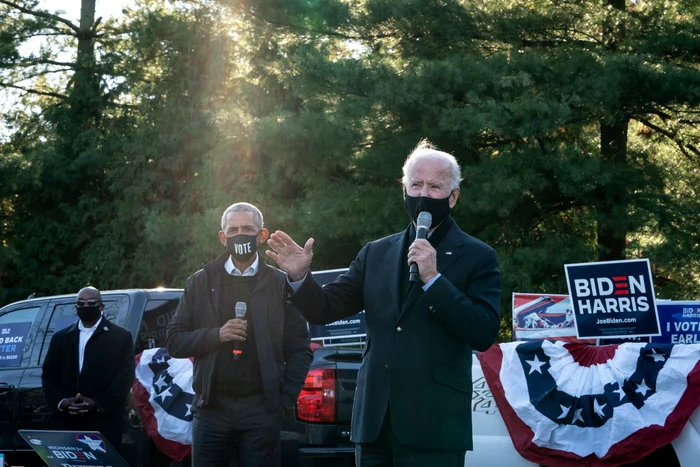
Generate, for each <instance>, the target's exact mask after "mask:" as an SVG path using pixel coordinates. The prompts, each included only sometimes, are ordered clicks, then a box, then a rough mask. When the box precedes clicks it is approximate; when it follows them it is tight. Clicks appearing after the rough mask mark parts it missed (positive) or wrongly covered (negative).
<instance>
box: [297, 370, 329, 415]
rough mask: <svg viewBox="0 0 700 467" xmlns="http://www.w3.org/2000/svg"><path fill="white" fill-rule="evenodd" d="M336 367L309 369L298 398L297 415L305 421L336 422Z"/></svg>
mask: <svg viewBox="0 0 700 467" xmlns="http://www.w3.org/2000/svg"><path fill="white" fill-rule="evenodd" d="M335 386H336V374H335V368H313V369H311V370H309V373H308V374H307V375H306V381H304V387H303V388H302V389H301V393H299V397H298V398H297V417H299V420H302V421H304V422H316V423H333V422H335V393H336V388H335Z"/></svg>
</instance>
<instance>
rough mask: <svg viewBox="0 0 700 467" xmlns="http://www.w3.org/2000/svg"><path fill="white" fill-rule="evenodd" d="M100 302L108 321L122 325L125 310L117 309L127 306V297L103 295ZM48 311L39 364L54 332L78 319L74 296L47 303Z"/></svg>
mask: <svg viewBox="0 0 700 467" xmlns="http://www.w3.org/2000/svg"><path fill="white" fill-rule="evenodd" d="M102 303H104V305H105V309H104V312H103V316H104V317H105V318H107V319H108V320H109V321H111V322H113V323H115V324H117V325H119V326H122V327H123V326H124V323H125V321H126V312H124V313H119V310H120V308H121V309H124V310H126V309H127V308H128V306H129V297H128V296H126V295H114V296H108V297H103V298H102ZM48 313H50V314H51V318H50V320H49V324H48V326H47V327H46V335H45V336H44V345H43V347H42V349H41V353H40V355H39V360H38V364H39V365H41V364H42V363H43V362H44V358H46V354H47V352H48V351H49V343H50V342H51V338H52V337H53V335H54V333H55V332H57V331H60V330H61V329H64V328H67V327H68V326H70V325H72V324H73V323H75V322H77V321H78V315H77V311H76V310H75V298H71V299H64V300H62V301H61V302H52V303H51V304H50V305H49V311H48Z"/></svg>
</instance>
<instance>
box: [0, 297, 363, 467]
mask: <svg viewBox="0 0 700 467" xmlns="http://www.w3.org/2000/svg"><path fill="white" fill-rule="evenodd" d="M181 295H182V290H178V289H151V290H140V289H139V290H122V291H107V292H103V293H102V297H103V301H104V304H105V311H104V313H105V316H106V317H107V319H109V320H110V321H112V322H114V323H116V324H118V325H120V326H122V327H124V328H126V329H128V330H129V331H131V333H132V335H133V336H134V344H135V349H136V353H137V354H138V353H139V352H141V351H143V350H145V349H149V348H154V347H164V346H165V327H166V325H167V323H168V321H169V320H170V318H171V317H172V315H173V313H174V312H175V308H176V307H177V304H178V302H179V300H180V297H181ZM76 298H77V297H76V295H75V294H72V295H60V296H52V297H42V298H33V299H28V300H23V301H20V302H16V303H13V304H10V305H7V306H5V307H3V308H0V333H2V331H3V329H4V330H6V331H7V332H8V333H10V332H12V333H14V334H17V330H18V329H19V330H20V331H21V332H20V333H21V334H22V335H14V337H13V338H12V343H11V344H8V345H10V346H14V348H13V347H9V346H8V347H5V348H3V349H0V452H2V453H4V454H5V458H6V461H7V462H8V463H9V464H10V465H42V464H43V463H42V462H41V461H40V460H39V458H38V457H37V456H35V455H34V454H33V452H32V450H31V448H30V447H29V446H28V445H27V444H26V443H25V441H24V440H23V439H22V438H21V437H20V436H19V435H18V433H17V430H20V429H35V430H41V429H47V428H48V421H49V417H50V414H51V410H52V408H50V407H48V406H47V404H46V401H45V399H44V396H43V393H42V389H41V365H42V363H43V361H44V358H45V357H46V352H47V351H48V347H49V342H50V341H51V337H52V336H53V334H54V332H56V331H57V330H60V329H62V328H63V327H66V326H68V325H70V324H71V323H73V322H74V321H75V320H76V319H77V318H76V314H75V308H74V305H75V301H76ZM8 335H9V334H8ZM9 341H10V339H8V342H9ZM3 342H4V340H3ZM2 345H4V344H2ZM6 351H7V352H6ZM361 361H362V351H361V350H360V349H342V350H341V349H337V348H317V349H316V350H315V356H314V362H313V366H312V368H311V370H310V371H309V374H308V376H307V379H306V383H305V386H304V389H303V391H302V393H301V394H300V396H299V401H298V404H297V407H295V410H294V411H292V412H290V413H288V414H287V417H286V419H285V420H284V424H283V433H282V449H283V466H284V467H296V466H304V467H308V466H321V465H333V466H337V467H343V466H344V465H347V466H351V465H353V463H354V454H353V446H352V444H351V443H350V417H351V412H352V400H353V395H354V392H355V379H356V376H357V371H358V369H359V366H360V363H361ZM123 423H124V438H123V445H124V457H125V458H126V460H127V462H129V465H132V466H145V467H151V466H153V467H156V466H161V465H163V466H165V465H169V463H170V462H169V460H168V459H166V458H165V456H163V455H162V454H161V453H160V452H159V451H158V450H157V449H156V448H155V446H154V445H153V443H152V442H151V441H150V439H149V438H148V436H147V435H146V433H145V431H144V430H143V427H142V425H141V422H140V420H139V418H138V415H137V412H136V410H135V406H134V404H133V403H131V402H130V403H129V404H128V405H127V406H125V407H124V418H123Z"/></svg>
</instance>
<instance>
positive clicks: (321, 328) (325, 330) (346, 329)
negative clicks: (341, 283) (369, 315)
mask: <svg viewBox="0 0 700 467" xmlns="http://www.w3.org/2000/svg"><path fill="white" fill-rule="evenodd" d="M345 272H347V268H344V269H330V270H327V271H317V272H314V273H313V275H314V279H316V282H317V283H319V284H320V285H322V286H324V285H326V284H330V283H331V282H333V281H335V280H336V278H337V277H338V276H340V275H341V274H343V273H345ZM309 333H310V334H311V339H342V338H346V337H363V336H365V335H366V334H367V325H366V323H365V312H364V311H361V312H360V313H358V314H356V315H352V316H349V317H347V318H345V319H341V320H339V321H336V322H334V323H330V324H319V325H317V324H309Z"/></svg>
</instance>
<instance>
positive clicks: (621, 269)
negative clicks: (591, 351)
mask: <svg viewBox="0 0 700 467" xmlns="http://www.w3.org/2000/svg"><path fill="white" fill-rule="evenodd" d="M564 268H565V271H566V282H567V285H568V287H569V295H570V296H571V305H572V307H573V310H574V320H575V321H576V331H577V337H578V338H603V339H611V338H616V337H622V338H630V337H641V336H658V335H660V334H661V331H660V326H659V316H658V314H657V311H656V302H655V294H654V284H653V282H652V279H651V268H650V266H649V260H647V259H637V260H628V261H605V262H597V263H581V264H567V265H565V266H564Z"/></svg>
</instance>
